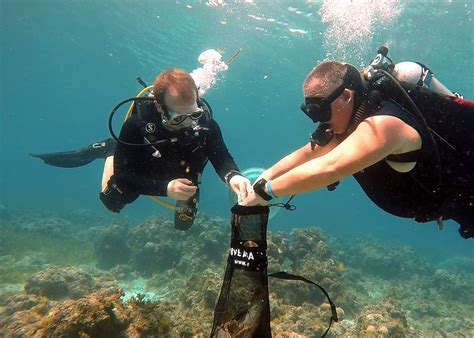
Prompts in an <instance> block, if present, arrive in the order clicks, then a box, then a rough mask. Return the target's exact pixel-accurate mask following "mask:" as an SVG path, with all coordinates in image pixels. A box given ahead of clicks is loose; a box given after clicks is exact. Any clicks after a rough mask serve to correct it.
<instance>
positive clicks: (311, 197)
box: [0, 0, 474, 259]
mask: <svg viewBox="0 0 474 338" xmlns="http://www.w3.org/2000/svg"><path fill="white" fill-rule="evenodd" d="M254 2H255V4H248V3H245V1H237V2H232V3H230V2H229V3H230V4H227V5H226V6H223V7H211V6H208V5H206V2H205V1H168V0H163V1H138V0H134V1H111V0H105V1H101V2H99V1H93V0H83V1H77V0H74V1H60V0H41V1H25V0H17V1H13V0H3V1H1V2H0V6H1V7H0V13H1V14H0V15H1V20H0V39H1V84H0V88H1V97H0V112H1V113H0V116H1V126H0V127H1V130H0V132H1V134H0V137H1V149H0V156H1V159H2V160H1V162H0V163H1V164H0V166H1V167H0V168H1V169H0V170H1V175H0V180H1V181H0V194H1V195H0V203H1V204H3V205H4V206H6V207H7V208H23V209H25V210H27V209H29V208H43V209H47V210H52V211H55V210H61V211H67V210H74V209H88V210H92V211H93V212H98V213H100V214H104V215H108V212H107V211H106V210H105V209H104V208H103V207H102V205H101V204H100V202H99V200H98V191H99V187H100V179H101V173H102V163H99V162H100V161H96V162H95V163H92V164H91V165H89V166H85V167H82V168H78V169H61V168H55V167H50V166H46V165H44V164H43V163H42V162H41V161H39V160H37V159H34V158H32V157H30V156H29V155H28V154H29V153H31V152H48V151H63V150H70V149H75V148H78V147H80V146H83V145H86V144H88V143H91V142H94V141H96V140H99V139H103V138H106V137H107V136H108V131H107V128H106V121H107V115H108V113H109V111H110V109H111V108H112V107H113V106H114V105H115V103H117V102H118V101H119V100H121V99H123V98H127V97H131V96H134V95H135V94H136V92H138V91H139V89H140V86H139V85H138V84H137V83H136V81H135V77H137V76H141V77H142V78H143V79H144V80H145V81H147V82H151V81H152V80H153V78H154V77H155V76H156V74H157V73H158V72H160V71H161V70H162V69H165V68H169V67H180V68H183V69H186V70H188V71H192V70H193V69H195V68H197V67H198V66H200V65H199V64H198V62H197V57H198V55H199V54H200V53H201V52H202V51H204V50H206V49H210V48H215V49H222V50H223V51H224V53H225V54H224V55H225V56H227V57H229V56H230V55H232V53H233V52H234V51H235V50H236V49H238V48H242V52H241V54H240V55H239V56H238V57H237V59H236V60H235V61H234V62H233V63H232V64H231V66H230V68H229V70H228V71H227V72H225V73H224V74H223V76H222V77H221V79H220V81H219V82H218V83H217V84H216V85H215V86H214V87H213V88H212V89H210V90H209V91H208V93H207V94H206V99H207V100H208V101H209V102H210V103H211V104H212V106H213V110H214V116H215V118H216V120H217V121H218V122H219V123H220V125H221V128H222V130H223V133H224V136H225V140H226V142H227V145H228V147H229V149H230V150H231V152H232V154H233V156H234V158H235V159H236V161H237V163H238V165H239V166H240V167H241V168H242V169H244V168H248V167H255V166H260V167H268V166H270V165H272V164H273V163H274V162H276V161H277V160H278V159H280V158H281V157H283V156H284V155H286V154H288V153H289V152H291V151H292V150H294V149H296V148H297V147H299V146H301V145H303V144H305V143H306V142H307V141H308V135H309V133H310V132H311V131H312V128H313V125H312V123H310V121H309V120H308V119H307V118H306V117H305V116H304V115H303V114H302V113H301V112H300V111H299V109H298V107H299V104H300V103H301V100H302V94H301V84H302V81H303V79H304V78H305V76H306V74H307V73H308V72H309V70H310V69H311V68H312V67H313V66H315V65H316V63H317V62H318V61H321V60H323V59H325V58H337V59H343V60H344V61H347V62H351V63H353V64H355V65H357V66H361V65H363V64H364V63H367V62H369V61H370V60H371V58H372V57H373V55H374V53H375V51H376V50H377V48H378V47H379V46H380V45H382V44H388V45H389V47H390V55H391V56H392V58H393V59H394V61H396V62H397V61H404V60H412V61H421V62H423V63H425V64H426V65H428V66H430V67H431V69H432V70H434V72H435V73H436V75H437V77H438V78H439V79H441V81H442V82H443V83H444V84H445V85H446V86H447V87H449V88H450V89H452V90H456V91H458V92H461V93H463V94H464V96H465V97H466V98H470V99H473V98H474V83H473V81H472V74H473V73H474V62H473V61H474V57H473V52H474V50H473V38H474V33H473V32H474V29H473V28H474V27H473V21H472V10H473V4H472V2H471V1H444V0H433V1H417V2H415V1H400V2H397V1H379V3H381V2H383V3H392V4H393V6H394V8H395V7H396V9H397V10H396V11H395V10H394V11H393V12H391V11H390V6H388V7H389V10H386V12H384V13H382V14H383V15H382V14H380V13H378V12H374V7H376V6H374V4H376V3H378V2H377V1H355V0H354V2H355V3H357V6H358V8H360V7H361V6H362V7H363V8H364V10H363V11H362V12H363V13H365V14H366V15H367V13H368V14H369V16H368V18H370V20H373V22H372V24H371V25H368V26H367V27H366V26H364V29H366V28H367V32H366V33H364V34H361V36H360V37H358V38H357V39H352V40H351V37H350V36H349V38H348V37H345V36H343V33H340V34H342V35H337V31H336V32H335V33H331V31H330V28H331V21H329V22H327V21H326V22H323V18H322V17H323V13H322V12H321V6H322V4H324V3H325V4H326V5H327V3H328V1H313V2H308V1H270V0H268V1H257V0H255V1H254ZM350 2H351V1H339V5H341V4H342V5H344V4H345V5H346V6H350ZM387 11H388V13H387ZM362 12H360V11H359V12H357V13H362ZM357 13H355V14H354V15H356V14H357ZM336 14H337V12H336ZM370 14H371V16H370ZM262 18H263V19H262ZM366 20H368V19H366ZM333 22H334V21H333ZM336 28H337V27H336ZM290 29H298V30H301V31H293V32H292V31H290ZM331 34H334V35H331ZM354 35H355V34H354ZM348 39H349V40H348ZM294 202H295V204H296V205H297V210H296V211H295V212H292V213H290V212H284V211H282V212H280V213H279V215H278V216H277V217H276V218H274V219H273V220H272V222H271V228H273V229H279V228H280V229H289V228H292V227H305V226H313V225H316V226H321V227H322V228H323V229H324V231H325V232H326V233H327V234H328V235H334V236H340V237H342V238H345V240H347V241H349V242H350V240H351V238H354V237H356V236H358V235H364V234H367V233H369V234H371V235H372V236H374V237H375V238H380V239H383V240H386V241H387V242H395V243H401V244H406V245H412V246H414V247H415V248H416V249H417V250H419V251H420V252H422V253H423V254H424V255H426V256H427V257H431V258H433V259H440V258H445V257H446V256H456V255H463V256H471V257H472V256H473V255H474V246H473V240H469V241H466V240H462V239H461V237H459V235H458V234H457V225H456V224H454V223H451V222H447V223H446V226H445V229H444V230H443V231H438V230H437V229H436V225H435V224H433V223H428V224H418V223H415V222H412V221H409V220H404V219H400V218H396V217H394V216H391V215H388V214H386V213H385V212H383V211H381V210H379V209H378V208H377V207H375V206H374V205H373V204H372V203H371V202H370V201H369V200H368V199H367V198H366V197H365V195H364V194H363V192H362V191H361V189H360V188H359V187H358V185H357V184H356V183H355V181H354V180H353V179H352V178H348V179H346V180H344V181H342V182H341V185H340V187H339V188H338V189H337V190H336V191H335V192H332V193H329V192H327V191H325V190H321V191H316V192H312V193H307V194H304V195H301V196H297V197H296V198H295V200H294ZM201 210H203V211H205V212H207V213H209V214H211V215H221V216H223V217H227V215H228V214H229V205H228V203H227V191H226V188H225V186H224V185H223V184H222V182H221V181H220V180H219V179H218V178H217V175H215V173H214V170H213V169H212V167H211V166H210V165H209V166H208V167H207V169H206V171H205V173H204V177H203V189H202V201H201ZM161 213H165V214H167V213H168V214H169V212H168V211H166V210H164V209H162V208H161V207H159V206H157V205H155V204H154V203H153V202H151V201H149V200H148V199H146V198H141V199H140V200H139V201H137V202H136V203H134V204H133V205H130V206H128V207H127V208H126V209H125V210H124V211H123V212H122V213H121V214H120V215H118V216H116V215H113V214H110V217H111V219H116V218H128V219H132V220H134V219H136V220H137V221H138V220H140V219H142V218H144V217H147V216H150V215H157V214H161ZM85 226H86V225H85Z"/></svg>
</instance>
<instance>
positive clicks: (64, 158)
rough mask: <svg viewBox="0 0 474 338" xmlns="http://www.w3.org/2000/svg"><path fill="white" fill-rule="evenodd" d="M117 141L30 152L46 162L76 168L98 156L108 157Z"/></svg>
mask: <svg viewBox="0 0 474 338" xmlns="http://www.w3.org/2000/svg"><path fill="white" fill-rule="evenodd" d="M116 146H117V141H115V140H114V139H113V138H109V139H106V140H104V141H100V142H95V143H92V144H90V145H88V146H86V147H84V148H81V149H78V150H72V151H62V152H57V153H44V154H30V155H31V156H33V157H38V158H40V159H42V160H43V161H44V163H46V164H49V165H52V166H55V167H62V168H76V167H81V166H83V165H86V164H88V163H91V162H92V161H94V160H96V159H98V158H107V157H108V156H111V155H113V154H114V152H115V148H116Z"/></svg>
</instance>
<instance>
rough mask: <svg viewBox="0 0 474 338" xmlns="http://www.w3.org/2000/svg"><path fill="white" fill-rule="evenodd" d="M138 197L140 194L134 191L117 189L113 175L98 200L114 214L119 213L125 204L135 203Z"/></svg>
mask: <svg viewBox="0 0 474 338" xmlns="http://www.w3.org/2000/svg"><path fill="white" fill-rule="evenodd" d="M138 196H140V194H139V193H138V192H136V191H126V190H124V189H122V188H119V186H118V185H117V178H116V177H115V175H113V176H112V177H111V178H110V180H109V182H108V183H107V187H106V188H105V189H104V191H103V192H101V193H100V194H99V198H100V200H101V201H102V203H103V204H104V205H105V207H106V208H107V209H109V210H110V211H112V212H116V213H119V212H120V210H122V209H123V207H124V206H125V205H126V204H128V203H132V202H133V201H135V200H136V199H137V198H138Z"/></svg>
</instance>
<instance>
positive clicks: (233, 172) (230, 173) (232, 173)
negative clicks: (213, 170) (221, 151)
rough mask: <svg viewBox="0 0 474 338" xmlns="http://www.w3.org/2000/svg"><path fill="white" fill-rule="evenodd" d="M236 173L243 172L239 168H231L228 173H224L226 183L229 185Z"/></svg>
mask: <svg viewBox="0 0 474 338" xmlns="http://www.w3.org/2000/svg"><path fill="white" fill-rule="evenodd" d="M236 175H242V174H241V173H240V172H239V171H237V170H230V171H229V172H228V173H227V174H225V175H224V181H225V184H227V185H229V183H230V180H231V178H232V177H234V176H236Z"/></svg>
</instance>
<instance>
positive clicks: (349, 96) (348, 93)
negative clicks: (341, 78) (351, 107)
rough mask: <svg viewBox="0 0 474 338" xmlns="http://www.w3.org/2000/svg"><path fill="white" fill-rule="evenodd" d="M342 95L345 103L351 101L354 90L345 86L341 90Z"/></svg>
mask: <svg viewBox="0 0 474 338" xmlns="http://www.w3.org/2000/svg"><path fill="white" fill-rule="evenodd" d="M342 97H343V98H344V101H346V102H347V103H349V102H351V101H352V100H353V97H354V91H352V90H350V89H347V88H345V89H344V91H343V92H342Z"/></svg>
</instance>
